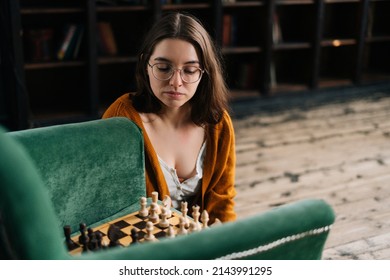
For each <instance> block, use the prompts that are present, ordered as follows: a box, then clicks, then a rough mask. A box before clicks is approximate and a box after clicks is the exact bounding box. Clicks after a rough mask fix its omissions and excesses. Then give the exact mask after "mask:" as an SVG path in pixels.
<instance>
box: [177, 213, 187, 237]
mask: <svg viewBox="0 0 390 280" xmlns="http://www.w3.org/2000/svg"><path fill="white" fill-rule="evenodd" d="M187 233H188V231H187V221H186V219H185V218H184V217H180V228H179V231H178V234H179V235H186V234H187Z"/></svg>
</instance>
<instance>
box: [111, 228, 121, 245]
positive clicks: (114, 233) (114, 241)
mask: <svg viewBox="0 0 390 280" xmlns="http://www.w3.org/2000/svg"><path fill="white" fill-rule="evenodd" d="M121 236H122V235H121V230H120V229H119V227H117V226H116V225H110V227H109V228H108V231H107V237H108V239H109V240H110V244H108V246H109V247H117V246H121V244H120V242H119V239H120V238H121Z"/></svg>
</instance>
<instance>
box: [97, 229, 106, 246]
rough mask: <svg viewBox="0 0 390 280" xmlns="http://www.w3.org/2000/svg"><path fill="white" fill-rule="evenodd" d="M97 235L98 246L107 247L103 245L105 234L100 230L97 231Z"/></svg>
mask: <svg viewBox="0 0 390 280" xmlns="http://www.w3.org/2000/svg"><path fill="white" fill-rule="evenodd" d="M95 237H96V240H97V247H98V248H99V249H105V246H104V245H103V235H102V233H101V232H100V231H97V232H95Z"/></svg>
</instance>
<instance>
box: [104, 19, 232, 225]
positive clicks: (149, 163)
mask: <svg viewBox="0 0 390 280" xmlns="http://www.w3.org/2000/svg"><path fill="white" fill-rule="evenodd" d="M136 80H137V92H135V93H127V94H125V95H123V96H121V97H120V98H119V99H117V100H116V101H115V102H114V103H113V104H112V105H111V106H110V107H109V108H108V109H107V111H106V112H105V113H104V115H103V118H109V117H118V116H121V117H127V118H129V119H131V120H133V121H134V122H135V123H136V124H137V125H138V126H139V127H140V128H141V129H142V131H143V135H144V142H145V164H146V192H147V195H148V196H150V195H151V193H152V192H153V191H157V192H158V193H159V197H160V198H164V196H165V195H169V196H170V197H171V199H172V202H173V206H174V207H176V208H179V209H180V203H181V201H187V203H188V206H189V211H188V213H189V214H190V213H191V211H192V210H191V206H192V205H198V206H200V207H201V208H200V211H203V209H206V210H207V211H208V213H209V217H210V222H211V223H212V222H214V221H215V219H216V218H218V219H219V220H220V221H222V222H226V221H232V220H235V219H236V214H235V211H234V197H235V195H236V191H235V188H234V178H235V161H236V158H235V138H234V130H233V125H232V121H231V118H230V116H229V114H228V112H227V88H226V84H225V81H224V78H223V75H222V69H221V64H220V61H219V57H218V56H217V52H216V50H215V46H214V45H213V42H212V40H211V38H210V36H209V34H208V33H207V31H206V30H205V29H204V27H203V26H202V25H201V23H200V22H199V21H198V20H197V19H196V18H194V17H193V16H190V15H185V14H182V13H172V14H169V15H167V16H165V17H163V18H162V19H161V20H159V21H158V22H156V23H155V25H154V26H153V27H152V29H151V30H150V31H149V33H148V34H147V35H146V38H145V41H144V43H143V45H142V46H141V49H140V55H139V61H138V65H137V70H136Z"/></svg>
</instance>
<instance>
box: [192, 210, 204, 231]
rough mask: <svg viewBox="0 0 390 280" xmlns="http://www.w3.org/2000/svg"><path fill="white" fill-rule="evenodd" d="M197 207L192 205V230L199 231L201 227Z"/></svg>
mask: <svg viewBox="0 0 390 280" xmlns="http://www.w3.org/2000/svg"><path fill="white" fill-rule="evenodd" d="M199 209H200V207H199V206H197V205H194V206H192V217H193V218H194V224H195V225H194V228H193V231H199V230H200V229H201V227H202V225H201V224H200V222H199V216H200V213H199Z"/></svg>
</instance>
